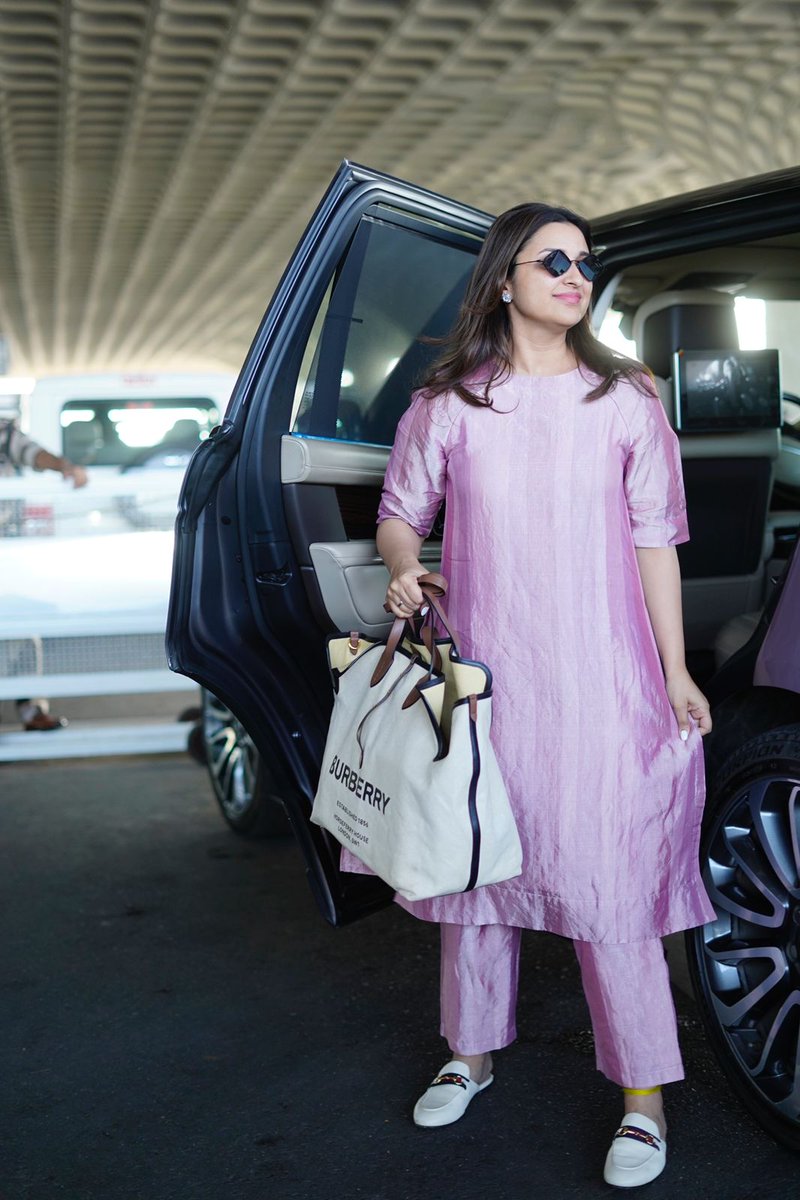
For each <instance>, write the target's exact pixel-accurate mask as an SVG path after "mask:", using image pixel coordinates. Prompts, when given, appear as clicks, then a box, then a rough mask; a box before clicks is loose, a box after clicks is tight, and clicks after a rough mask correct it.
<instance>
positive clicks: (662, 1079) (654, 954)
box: [441, 924, 683, 1087]
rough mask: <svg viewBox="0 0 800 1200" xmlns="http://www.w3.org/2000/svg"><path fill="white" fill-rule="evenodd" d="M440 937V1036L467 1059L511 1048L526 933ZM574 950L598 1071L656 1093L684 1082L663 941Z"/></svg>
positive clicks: (462, 929) (455, 932)
mask: <svg viewBox="0 0 800 1200" xmlns="http://www.w3.org/2000/svg"><path fill="white" fill-rule="evenodd" d="M441 931H442V968H441V1011H442V1026H441V1030H442V1036H443V1037H445V1038H446V1039H447V1041H448V1044H449V1046H450V1048H451V1050H453V1051H455V1052H458V1053H461V1054H483V1053H484V1052H486V1051H490V1050H499V1049H500V1048H501V1047H502V1046H507V1045H508V1044H509V1043H510V1042H513V1040H514V1038H515V1037H516V1034H517V1030H516V1007H517V983H518V979H519V948H520V939H521V934H522V930H521V929H517V928H514V927H512V926H508V925H446V924H443V925H442V926H441ZM573 945H574V946H575V953H576V954H577V956H578V963H579V965H580V969H581V978H582V981H583V990H584V993H585V995H586V1001H587V1003H588V1005H589V1013H590V1015H591V1019H592V1028H593V1030H594V1042H595V1054H596V1059H597V1067H598V1070H600V1071H602V1072H603V1074H604V1075H606V1076H607V1077H608V1078H609V1079H611V1080H612V1081H613V1082H614V1083H618V1084H619V1085H620V1086H621V1087H654V1086H655V1085H656V1084H659V1083H672V1082H673V1081H674V1080H676V1079H683V1063H682V1061H681V1053H680V1049H679V1047H678V1030H677V1023H676V1019H675V1005H674V1004H673V1001H672V993H671V991H670V986H669V973H668V971H667V963H666V959H665V958H664V948H663V946H662V944H661V940H660V939H659V938H653V939H651V940H649V941H644V942H626V943H623V944H619V945H607V944H604V943H598V942H577V941H576V942H574V943H573Z"/></svg>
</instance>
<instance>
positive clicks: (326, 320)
mask: <svg viewBox="0 0 800 1200" xmlns="http://www.w3.org/2000/svg"><path fill="white" fill-rule="evenodd" d="M491 220H492V218H491V217H490V216H489V215H487V214H486V213H482V212H479V211H477V210H475V209H473V208H470V207H467V206H465V205H463V204H460V203H458V202H457V201H454V200H450V199H447V198H446V197H443V196H438V195H435V194H433V193H431V192H428V191H425V190H424V189H422V188H419V187H415V186H414V185H412V184H409V183H405V182H402V181H400V180H397V179H392V178H390V177H388V176H385V175H381V174H379V173H378V172H375V171H371V170H368V169H366V168H364V167H360V166H356V165H354V164H351V163H344V164H343V165H342V167H341V169H340V170H339V172H338V174H337V175H336V177H335V178H334V180H333V182H332V184H331V186H330V188H329V190H328V192H327V193H326V195H325V196H324V198H323V200H322V202H321V203H320V205H319V208H318V209H317V211H316V213H315V215H314V217H313V219H312V221H311V223H310V225H309V227H308V229H307V230H306V232H305V234H304V235H303V237H302V239H301V241H300V243H299V245H298V246H297V249H296V250H295V252H294V255H293V256H292V259H291V261H290V263H289V265H288V267H287V269H286V272H285V274H284V276H283V278H282V280H281V282H280V284H279V285H278V288H277V291H276V293H275V296H274V297H273V299H272V302H271V303H270V306H269V308H268V310H267V313H266V315H265V317H264V319H263V321H262V323H261V327H260V328H259V330H258V332H257V334H256V337H255V340H254V342H253V345H252V347H251V350H250V352H249V354H248V356H247V359H246V362H245V364H244V367H243V369H242V372H241V374H240V376H239V378H238V381H237V383H236V386H235V389H234V392H233V395H232V397H231V401H230V404H229V406H228V409H227V412H226V414H225V417H224V420H223V422H222V424H221V425H220V426H219V427H218V428H217V429H215V430H214V431H213V432H212V434H211V436H210V437H209V438H208V440H207V441H205V442H203V443H202V444H201V445H200V447H199V448H198V449H197V450H196V451H195V453H194V456H193V458H192V460H191V463H190V465H189V468H188V471H187V474H186V479H185V481H184V485H183V491H182V494H181V499H180V507H179V515H178V519H177V525H176V553H175V565H174V575H173V585H172V596H171V603H170V613H169V623H168V633H167V647H168V655H169V662H170V666H171V667H172V669H173V670H175V671H180V672H182V673H183V674H185V675H188V676H190V677H191V678H193V679H195V680H197V681H198V682H199V683H200V684H201V685H202V687H203V689H204V716H203V722H202V726H201V730H200V737H201V740H202V742H203V743H204V750H205V754H206V758H207V761H208V765H209V768H210V772H211V778H212V782H213V784H214V788H215V791H216V794H217V797H218V799H219V801H220V805H221V808H222V811H223V814H224V816H225V818H226V819H227V820H228V822H229V823H230V825H231V826H232V827H233V828H234V829H236V830H237V831H238V832H240V833H253V834H256V833H261V834H264V833H270V832H275V831H277V830H279V829H281V828H282V827H285V825H286V820H287V817H288V821H289V823H290V825H291V828H292V830H293V831H294V834H295V836H296V837H297V838H298V840H299V842H300V845H301V847H302V850H303V853H304V855H305V859H306V863H307V870H308V878H309V881H310V883H311V886H312V888H313V891H314V894H315V896H316V899H317V901H318V904H319V906H320V908H321V910H322V912H323V913H324V915H325V916H326V917H327V919H328V920H329V921H330V922H331V923H333V924H340V923H343V922H346V921H351V920H354V919H356V918H358V917H362V916H364V915H366V914H367V913H369V912H372V911H374V910H375V909H377V908H380V907H382V906H383V905H385V904H387V903H388V902H389V901H390V899H391V896H390V893H389V891H388V889H387V888H386V886H385V885H384V884H382V883H381V882H380V881H379V880H377V879H372V878H368V877H363V876H348V875H341V874H340V873H339V871H338V865H337V864H338V846H337V844H336V843H335V842H333V840H332V839H331V838H329V837H328V836H327V835H326V834H325V833H323V832H322V831H321V830H320V829H319V828H318V827H317V826H312V825H310V824H309V820H308V817H309V812H310V807H311V802H312V799H313V795H314V791H315V786H316V781H317V776H318V773H319V764H320V760H321V756H322V750H323V746H324V742H325V736H326V731H327V723H328V718H329V714H330V709H331V703H332V695H331V687H330V681H329V677H328V674H327V668H326V659H325V653H324V640H325V636H326V634H327V633H329V632H331V631H332V630H334V629H356V628H357V629H360V630H361V631H363V632H365V633H367V634H379V635H380V634H382V633H383V632H384V631H385V629H386V614H385V612H384V610H383V599H384V593H385V587H386V578H387V577H386V572H385V568H384V567H383V565H382V563H381V561H380V559H379V558H378V556H377V553H376V549H375V541H374V534H375V515H376V511H377V506H378V499H379V494H380V489H381V483H382V480H383V475H384V470H385V467H386V462H387V458H388V454H389V447H390V446H391V443H392V440H393V437H394V430H395V427H396V425H397V421H398V419H399V417H400V415H401V414H402V412H403V411H404V409H405V407H406V405H407V404H408V402H409V397H410V393H411V391H412V389H413V386H414V383H415V380H416V379H418V377H419V376H420V373H421V371H422V369H423V367H424V365H425V362H426V360H427V356H428V355H429V354H430V353H431V350H430V348H429V346H428V345H427V344H426V342H425V341H424V339H425V338H426V337H430V336H434V337H435V336H436V335H440V334H442V333H444V332H445V331H446V330H447V329H448V328H449V326H450V325H451V324H452V322H453V319H454V317H455V314H456V311H457V308H458V304H459V300H460V297H461V295H462V292H463V289H464V286H465V283H466V280H467V277H468V275H469V273H470V270H471V268H472V265H473V263H474V258H475V255H476V253H477V251H478V250H479V248H480V245H481V241H482V238H483V237H484V235H485V233H486V230H487V229H488V227H489V225H490V223H491ZM592 224H593V235H594V241H595V245H596V247H597V248H598V249H599V250H600V251H601V253H602V255H603V258H604V261H605V263H606V270H605V272H604V274H603V276H602V277H601V278H600V279H599V281H598V283H597V284H596V286H595V299H594V312H595V320H596V324H597V326H598V328H599V329H600V330H601V336H603V337H604V338H606V339H608V340H611V339H612V338H614V339H616V344H619V345H620V346H623V347H624V346H626V345H630V343H631V341H632V339H635V345H636V350H634V351H633V352H634V353H638V356H639V357H641V358H643V359H644V361H646V362H647V363H648V365H649V366H650V367H651V368H652V369H653V370H654V372H655V375H656V377H657V382H658V383H659V387H660V390H661V394H662V399H663V401H664V404H665V407H666V409H667V411H668V413H669V414H670V416H671V418H672V420H673V423H674V424H676V425H677V426H678V429H679V437H680V441H681V450H682V456H683V463H684V477H685V483H686V491H687V504H688V509H689V522H690V528H691V531H692V541H691V542H690V543H688V544H687V545H686V546H685V547H679V553H680V556H681V566H682V573H683V580H684V583H683V593H684V595H683V599H684V611H685V618H686V636H687V648H688V651H689V658H690V666H691V669H692V670H693V672H694V674H695V677H696V678H698V680H699V681H700V682H702V683H704V685H705V687H706V689H707V691H708V694H709V696H710V699H711V701H712V705H713V711H714V716H715V729H714V733H713V735H712V736H711V737H710V738H708V739H706V741H707V745H706V754H707V766H708V775H709V797H710V799H709V804H708V808H707V815H706V832H705V837H704V842H703V847H702V856H703V870H704V876H705V879H706V883H707V886H708V889H709V893H710V895H711V897H712V899H713V902H714V904H715V907H716V910H717V914H718V918H717V920H716V921H715V922H713V923H711V924H709V925H707V926H705V927H704V928H702V929H700V930H697V931H692V932H691V933H689V934H688V935H687V946H688V950H689V958H690V965H691V968H692V971H693V975H694V982H695V987H696V991H697V995H698V1000H699V1002H700V1005H701V1008H702V1010H703V1013H704V1016H705V1019H706V1023H707V1027H708V1030H709V1035H710V1037H711V1039H712V1041H713V1044H714V1046H715V1048H716V1050H717V1052H718V1054H719V1056H720V1059H721V1061H722V1064H723V1066H724V1068H725V1070H726V1071H727V1073H728V1076H729V1078H730V1079H731V1082H732V1084H733V1086H734V1088H735V1089H736V1091H737V1092H738V1094H739V1095H740V1097H741V1098H742V1099H743V1101H744V1102H745V1104H747V1105H748V1107H749V1108H750V1110H751V1111H752V1112H753V1113H754V1115H755V1116H756V1117H757V1119H758V1120H760V1121H761V1122H762V1123H763V1124H765V1125H766V1127H767V1128H768V1129H770V1131H771V1132H772V1133H773V1134H774V1135H775V1136H777V1137H779V1138H780V1139H781V1140H783V1141H785V1142H787V1143H789V1144H790V1145H793V1146H796V1147H798V1148H800V967H798V960H799V959H800V903H799V902H800V639H798V637H797V622H798V616H799V615H800V556H795V558H794V560H793V561H792V553H793V549H794V545H795V542H796V536H797V524H798V520H799V519H800V403H798V400H797V395H796V394H794V392H792V391H791V389H795V391H796V392H800V351H798V344H800V339H798V336H797V334H798V330H800V170H794V171H784V172H779V173H776V174H773V175H769V176H764V177H759V178H755V179H748V180H744V181H741V182H739V183H736V184H725V185H722V186H720V187H717V188H713V189H708V190H705V191H702V192H695V193H692V194H690V195H687V196H682V197H678V198H675V199H670V200H665V201H659V202H657V203H653V204H649V205H645V206H642V207H640V208H636V209H631V210H628V211H625V212H619V213H615V214H613V215H611V216H607V217H603V218H600V219H599V220H596V221H594V222H593V223H592ZM747 346H755V347H767V348H768V349H772V350H778V351H780V357H781V361H782V365H783V369H784V387H788V388H789V389H790V390H789V391H784V393H783V396H782V397H781V394H780V391H779V390H778V391H777V401H776V403H777V411H778V413H779V414H780V412H781V407H782V412H783V417H784V425H783V430H782V431H781V430H780V429H778V428H776V427H775V425H776V421H775V420H774V419H769V420H763V419H761V418H759V419H758V420H753V419H751V417H750V416H748V413H749V411H750V409H749V407H748V405H750V400H751V399H752V396H751V397H750V399H748V401H747V403H745V401H744V399H743V398H742V395H741V394H739V393H738V392H737V391H736V385H735V379H736V378H737V377H738V376H737V374H736V372H737V371H738V372H739V374H741V372H742V370H744V368H743V367H742V358H745V359H746V358H747V356H746V355H744V356H742V355H740V353H739V351H740V347H744V348H745V349H746V348H747ZM678 351H681V352H684V353H685V352H691V353H690V355H689V357H691V355H692V354H693V355H694V357H695V358H696V359H698V358H699V361H700V362H701V364H702V363H703V362H704V361H705V360H706V359H707V360H708V363H709V364H710V368H709V367H708V366H707V367H706V373H705V375H704V376H703V375H702V371H701V372H700V376H697V377H696V378H695V380H694V383H695V384H698V380H699V384H700V385H701V386H696V387H695V389H694V399H693V401H692V403H694V404H695V411H694V417H695V420H694V425H693V426H692V425H691V422H690V421H689V420H688V419H687V415H686V413H687V403H688V396H687V394H686V392H685V391H682V387H683V385H684V384H685V383H686V380H683V381H681V379H680V378H679V377H680V375H681V371H682V370H683V367H684V364H683V361H682V359H681V357H680V355H679V356H678V358H676V357H675V355H676V352H678ZM704 356H705V358H704ZM767 358H770V356H767ZM774 360H775V356H774V355H773V356H771V361H772V362H773V363H774ZM687 361H688V359H687ZM731 361H733V362H734V366H735V370H733V371H732V369H731V368H730V362H731ZM750 361H751V360H749V359H748V360H747V363H746V364H745V367H746V371H745V374H746V372H747V371H749V370H750V365H749V364H750ZM698 369H699V368H698ZM701 376H702V378H701ZM723 376H724V377H725V379H726V380H727V384H726V386H727V387H728V390H729V391H730V390H731V388H733V393H732V400H731V396H728V400H727V401H726V399H725V396H724V395H723V394H722V392H721V391H720V387H719V386H718V383H717V382H715V380H717V381H718V380H719V379H722V377H723ZM765 378H766V379H767V382H766V383H765V384H764V385H763V386H764V387H765V388H767V389H768V388H770V387H773V388H777V386H778V385H777V376H775V374H774V371H773V376H772V377H770V376H769V374H767V376H765ZM769 378H773V382H772V383H769ZM731 380H734V382H733V383H731ZM704 382H705V385H707V386H706V387H705V393H703V386H702V385H703V384H704ZM691 383H692V380H689V384H690V385H691ZM751 384H752V379H750V381H749V384H748V386H749V387H750V391H751V392H752V391H753V388H752V386H750V385H751ZM759 386H761V385H759ZM690 391H691V387H690ZM723 391H724V389H723ZM757 391H758V389H756V392H757ZM754 394H755V393H754ZM698 397H699V399H698ZM773 400H774V397H773ZM676 401H677V412H676ZM756 401H758V395H756ZM767 401H769V397H767ZM725 403H727V404H728V409H727V410H726V411H727V417H726V416H725V413H724V412H722V409H721V408H720V405H722V407H723V408H724V406H725ZM703 405H705V408H703ZM767 406H768V405H767ZM704 412H705V414H706V415H705V416H703V413H704ZM720 413H722V416H721V417H720ZM709 414H710V416H709ZM698 415H699V417H700V419H699V424H698V420H697V418H698ZM778 419H780V415H779V417H778ZM440 534H441V526H439V528H438V536H439V537H440ZM438 557H439V543H438V541H437V529H434V532H433V535H432V536H431V538H430V539H429V540H428V542H427V543H426V545H425V547H424V550H423V561H426V562H429V563H430V565H431V567H432V568H433V567H434V566H435V565H436V564H437V562H438ZM588 802H589V800H588V798H587V803H588Z"/></svg>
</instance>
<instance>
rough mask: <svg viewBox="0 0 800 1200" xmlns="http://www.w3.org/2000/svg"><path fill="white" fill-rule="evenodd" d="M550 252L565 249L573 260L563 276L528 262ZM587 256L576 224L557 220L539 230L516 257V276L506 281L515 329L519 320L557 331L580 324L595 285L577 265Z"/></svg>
mask: <svg viewBox="0 0 800 1200" xmlns="http://www.w3.org/2000/svg"><path fill="white" fill-rule="evenodd" d="M551 250H563V251H564V253H565V254H566V256H567V258H569V259H570V260H572V261H571V264H570V266H569V268H568V270H567V271H565V273H564V274H563V275H558V276H554V275H551V274H550V272H549V271H547V270H545V268H544V267H543V266H541V265H540V264H539V263H538V262H536V261H529V260H536V259H542V258H545V257H546V256H547V255H548V254H549V253H550V251H551ZM586 254H589V247H588V246H587V245H586V239H585V238H584V236H583V234H582V233H581V231H580V229H578V227H577V226H576V225H567V224H565V223H564V222H563V221H558V222H553V223H552V224H550V225H543V226H542V227H541V229H538V230H537V231H536V233H535V234H534V235H533V237H532V238H529V239H528V241H527V242H526V243H525V245H524V246H523V247H522V249H521V250H520V251H519V253H518V254H517V256H516V258H515V259H514V262H515V263H516V264H517V266H516V268H515V270H514V272H513V276H512V277H509V278H508V279H507V280H506V282H505V289H506V290H507V291H508V292H510V293H511V297H512V299H511V303H510V304H509V305H508V309H509V316H510V318H511V322H512V328H513V327H514V326H515V325H517V323H518V322H519V321H520V319H522V321H523V322H524V323H525V324H533V325H540V326H543V327H547V328H548V329H552V330H554V331H557V330H567V329H571V328H572V326H573V325H577V324H578V322H579V321H580V319H581V317H582V316H583V315H584V313H585V312H586V310H587V308H588V307H589V302H590V300H591V298H592V285H591V283H589V282H588V281H587V280H586V279H584V278H583V276H582V275H581V273H580V271H579V270H578V268H577V267H576V266H575V262H574V260H575V259H578V258H583V257H584V255H586Z"/></svg>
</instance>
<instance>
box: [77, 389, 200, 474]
mask: <svg viewBox="0 0 800 1200" xmlns="http://www.w3.org/2000/svg"><path fill="white" fill-rule="evenodd" d="M218 422H219V411H218V409H217V406H216V404H215V403H214V401H213V400H210V399H206V398H198V397H195V396H192V397H186V398H180V397H176V398H172V397H169V398H154V399H140V400H128V399H124V400H122V399H113V400H112V399H109V400H96V399H92V400H82V399H80V398H76V399H73V400H67V401H66V402H65V403H64V405H63V406H62V409H61V446H62V453H63V454H64V455H65V456H66V457H67V458H69V459H71V461H72V462H75V463H79V464H81V465H82V466H90V465H93V466H111V467H134V466H137V465H141V464H144V463H145V461H146V460H152V458H153V456H154V455H157V456H158V458H159V464H160V465H162V466H167V465H170V461H169V460H170V459H171V458H174V459H175V465H178V466H183V467H185V465H186V456H187V452H188V453H191V451H192V450H194V449H195V447H196V446H197V445H198V444H199V442H200V441H202V440H203V439H204V438H206V437H208V434H209V431H210V430H211V429H213V427H214V426H215V425H216V424H218Z"/></svg>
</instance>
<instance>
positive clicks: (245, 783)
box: [200, 690, 291, 837]
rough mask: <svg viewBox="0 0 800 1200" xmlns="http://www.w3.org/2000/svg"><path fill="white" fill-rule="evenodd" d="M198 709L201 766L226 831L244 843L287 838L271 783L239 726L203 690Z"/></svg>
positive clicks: (282, 813) (284, 820) (286, 826)
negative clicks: (200, 711)
mask: <svg viewBox="0 0 800 1200" xmlns="http://www.w3.org/2000/svg"><path fill="white" fill-rule="evenodd" d="M202 705H203V716H202V722H201V726H200V728H201V731H202V742H203V753H204V757H205V764H206V767H207V768H208V775H209V778H210V780H211V787H212V790H213V792H214V795H215V797H216V800H217V803H218V804H219V807H220V811H221V813H222V815H223V817H224V818H225V820H226V821H227V823H228V825H229V826H230V827H231V829H233V830H234V832H236V833H238V834H241V835H243V836H246V837H278V836H281V835H283V834H287V833H290V832H291V830H290V826H289V821H288V818H287V816H286V811H285V809H284V807H283V803H282V801H281V799H280V796H279V795H278V792H277V786H276V780H275V777H274V775H273V773H272V772H271V771H270V769H269V766H268V764H267V763H265V762H264V760H263V759H262V758H261V756H260V755H259V753H258V751H257V750H256V748H255V746H254V745H253V742H252V739H251V738H250V735H249V734H248V733H247V730H246V729H245V728H244V726H243V725H242V723H241V721H239V720H237V718H236V717H235V716H234V715H233V713H232V712H231V710H230V709H229V708H227V707H226V706H225V705H224V704H223V703H222V701H221V700H218V699H217V697H216V696H213V695H212V694H211V692H207V691H205V690H203V702H202Z"/></svg>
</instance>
